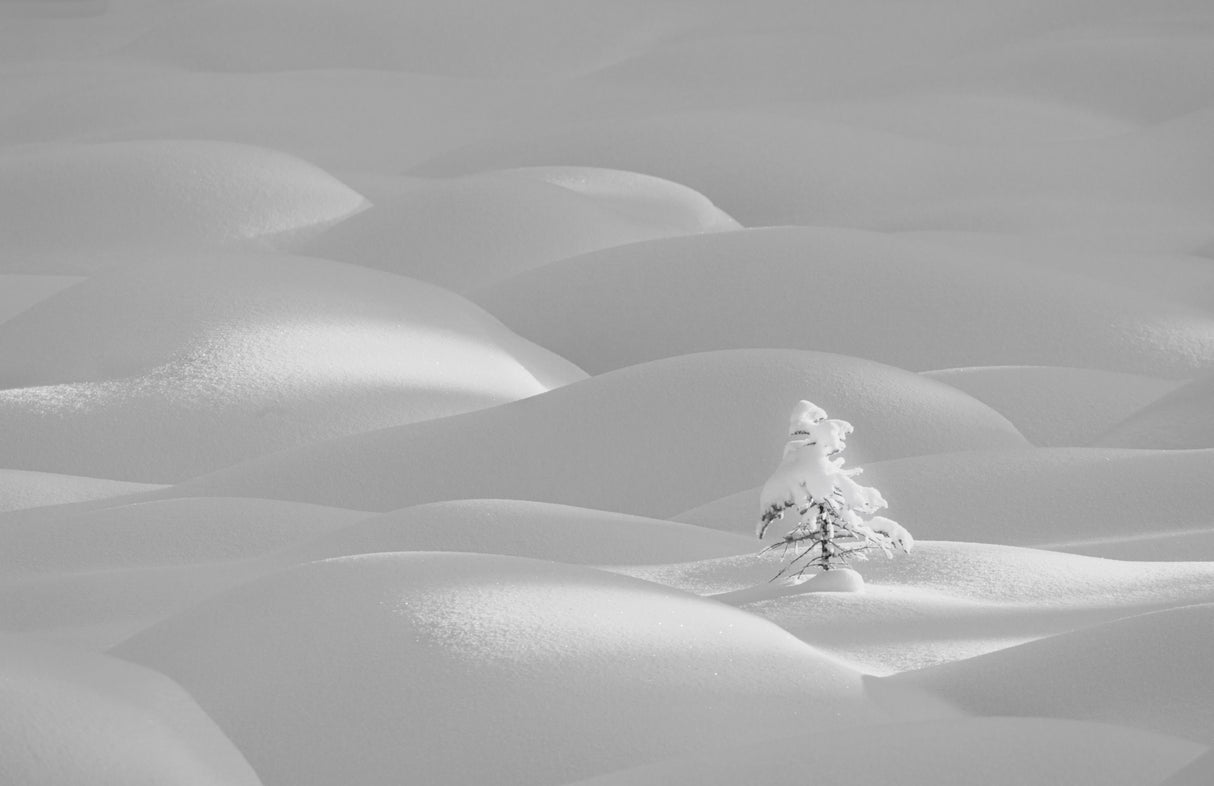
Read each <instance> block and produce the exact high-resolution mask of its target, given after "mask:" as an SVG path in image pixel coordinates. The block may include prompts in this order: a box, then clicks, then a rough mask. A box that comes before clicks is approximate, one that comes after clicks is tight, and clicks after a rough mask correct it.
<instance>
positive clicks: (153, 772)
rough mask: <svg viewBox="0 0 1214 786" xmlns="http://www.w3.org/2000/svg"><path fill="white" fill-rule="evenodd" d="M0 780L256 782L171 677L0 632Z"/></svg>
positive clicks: (100, 785) (103, 784)
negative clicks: (0, 633)
mask: <svg viewBox="0 0 1214 786" xmlns="http://www.w3.org/2000/svg"><path fill="white" fill-rule="evenodd" d="M0 698H2V700H0V780H3V781H4V782H5V783H11V784H36V783H44V784H55V786H86V784H87V786H135V785H136V784H140V785H146V786H260V784H261V781H260V780H258V778H257V775H256V774H255V773H254V772H253V770H252V769H250V768H249V764H248V762H246V761H245V759H244V757H243V756H242V755H241V754H240V752H239V751H238V750H237V749H236V748H235V747H234V746H233V745H232V743H231V742H230V741H229V740H228V739H227V738H226V737H225V736H224V734H223V732H221V731H220V730H219V729H218V728H217V727H216V726H215V722H214V721H212V720H211V719H210V718H209V717H207V715H206V713H204V712H203V711H202V710H201V709H199V707H198V705H197V704H196V703H195V702H194V700H193V699H192V698H191V697H190V696H189V694H187V693H186V692H185V691H184V690H182V689H181V687H180V686H179V685H177V684H176V683H175V682H173V681H172V680H170V679H169V678H168V677H165V676H164V675H162V674H158V673H156V672H155V671H152V670H151V669H146V668H143V667H142V666H137V665H135V664H133V663H127V662H125V661H121V660H118V659H117V658H111V657H109V656H106V655H97V654H92V653H83V652H76V651H72V650H68V649H60V648H57V647H50V646H47V645H45V644H38V643H34V642H30V641H27V640H24V639H20V638H15V637H0Z"/></svg>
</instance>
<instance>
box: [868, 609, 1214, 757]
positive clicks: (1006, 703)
mask: <svg viewBox="0 0 1214 786" xmlns="http://www.w3.org/2000/svg"><path fill="white" fill-rule="evenodd" d="M1211 629H1214V603H1204V604H1199V605H1193V606H1185V607H1183V608H1176V609H1168V610H1165V611H1158V612H1153V613H1148V614H1141V615H1138V616H1135V617H1129V618H1126V619H1121V620H1117V621H1115V622H1109V623H1106V624H1103V625H1096V626H1093V627H1090V628H1084V629H1082V630H1077V631H1073V632H1070V633H1062V634H1059V635H1057V636H1052V637H1049V638H1046V639H1041V640H1039V641H1034V642H1030V643H1027V644H1022V645H1020V646H1018V647H1011V648H1008V649H1005V650H1000V651H999V652H992V653H990V654H987V655H982V656H979V657H976V658H971V659H969V660H963V661H958V662H955V663H948V664H943V665H940V666H934V667H931V668H929V669H923V670H920V671H916V672H907V673H904V674H901V675H898V676H897V677H893V678H891V679H892V680H893V681H895V682H897V683H900V684H909V685H914V686H918V687H922V688H925V689H928V690H931V691H933V692H935V693H936V694H938V695H940V696H942V697H944V698H945V699H947V700H949V701H951V702H952V703H954V704H956V705H958V706H960V707H961V708H963V709H965V710H968V711H972V712H978V713H983V714H988V715H1041V716H1049V717H1059V718H1074V719H1078V720H1095V721H1102V722H1106V723H1120V724H1125V725H1127V726H1135V727H1139V728H1146V729H1150V730H1152V731H1156V732H1159V733H1163V734H1171V735H1174V736H1177V737H1182V738H1185V739H1190V740H1195V741H1198V742H1201V743H1205V744H1210V743H1211V742H1214V713H1212V712H1211V707H1212V706H1214V677H1212V676H1211V673H1210V670H1209V668H1207V666H1208V662H1209V632H1210V630H1211Z"/></svg>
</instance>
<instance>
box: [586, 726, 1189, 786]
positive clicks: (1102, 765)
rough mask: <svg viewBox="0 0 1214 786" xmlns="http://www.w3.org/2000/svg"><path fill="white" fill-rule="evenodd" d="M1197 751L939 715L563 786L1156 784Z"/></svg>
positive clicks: (1107, 730) (1132, 736)
mask: <svg viewBox="0 0 1214 786" xmlns="http://www.w3.org/2000/svg"><path fill="white" fill-rule="evenodd" d="M782 751H812V752H818V753H819V755H813V754H812V753H811V754H809V755H807V756H806V757H805V758H803V759H802V758H797V757H795V756H793V757H790V756H789V755H781V752H782ZM1200 751H1201V748H1200V746H1198V745H1196V744H1195V743H1191V742H1189V741H1187V740H1179V739H1176V738H1174V737H1165V736H1163V735H1160V734H1151V733H1148V732H1144V731H1142V730H1140V729H1127V728H1122V727H1119V726H1112V725H1107V724H1099V723H1081V722H1077V721H1065V720H1053V719H1047V718H964V719H956V720H954V719H945V720H931V721H919V722H915V723H899V724H894V725H889V726H882V727H880V728H879V729H872V730H869V731H868V732H867V733H859V734H857V733H856V732H851V731H834V730H824V731H819V732H817V733H815V734H814V735H813V736H812V737H803V738H796V737H792V738H783V739H779V740H775V741H772V742H769V743H768V745H766V746H765V748H764V750H763V751H762V752H761V753H760V754H759V755H756V752H755V750H754V748H737V747H731V748H727V749H725V750H716V751H711V752H709V753H707V754H703V755H698V756H694V757H693V756H688V757H682V758H677V759H670V760H667V761H663V762H659V763H657V764H651V765H648V766H645V767H637V768H633V769H628V770H622V771H620V772H613V773H609V774H607V775H602V776H599V777H596V778H589V779H586V780H582V781H578V782H577V783H576V784H569V786H736V785H737V784H740V783H762V784H765V785H766V786H804V784H806V783H807V782H810V783H850V784H861V783H866V784H867V783H871V784H877V783H889V784H894V783H896V784H898V786H938V785H939V784H941V783H967V784H978V783H981V784H983V786H1056V784H1060V783H1071V784H1102V786H1141V784H1144V783H1157V782H1158V781H1159V780H1160V779H1161V778H1164V777H1167V776H1168V775H1169V774H1171V773H1172V772H1174V771H1175V770H1176V769H1177V768H1178V767H1181V766H1183V765H1184V764H1185V763H1187V762H1188V761H1189V760H1190V759H1192V758H1193V757H1194V756H1195V755H1197V754H1198V753H1200ZM827 752H828V753H829V755H827ZM763 754H766V755H763ZM809 779H812V780H809Z"/></svg>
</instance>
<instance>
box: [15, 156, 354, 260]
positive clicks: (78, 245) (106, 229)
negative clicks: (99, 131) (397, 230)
mask: <svg viewBox="0 0 1214 786" xmlns="http://www.w3.org/2000/svg"><path fill="white" fill-rule="evenodd" d="M0 205H3V207H4V210H3V211H0V235H2V236H3V237H4V239H5V243H4V247H3V249H0V270H4V271H7V272H14V273H41V274H48V273H49V274H76V273H91V272H94V271H95V270H97V269H98V268H100V267H103V266H113V265H117V264H121V263H122V262H123V261H125V259H124V258H125V257H127V256H129V255H130V254H131V253H132V252H133V251H134V250H136V249H148V248H153V249H156V250H157V251H170V250H172V251H177V252H181V251H188V250H191V249H195V248H198V247H207V248H220V247H233V246H245V247H250V246H252V247H258V246H261V247H268V246H272V244H273V243H275V242H276V241H281V240H282V239H284V238H285V237H291V236H293V235H297V234H299V233H302V232H307V231H316V230H318V229H319V228H322V227H324V226H327V225H330V224H333V223H334V222H336V221H338V220H340V219H343V218H346V217H347V216H349V215H351V214H353V213H356V212H358V211H359V210H362V209H364V208H365V207H366V206H367V201H366V199H364V198H363V197H362V196H361V195H359V194H358V193H356V192H354V191H352V190H351V189H350V188H348V187H346V186H345V185H343V184H342V183H341V182H340V181H338V180H337V179H335V178H334V177H333V176H331V175H329V174H328V173H326V172H324V171H323V170H321V169H319V168H317V167H316V166H314V165H312V164H309V163H307V162H306V161H302V160H300V159H298V158H295V157H294V156H289V155H285V154H283V153H280V152H277V151H274V150H266V149H262V148H255V147H249V146H245V145H236V144H230V143H219V142H205V141H171V142H170V141H144V142H121V143H118V142H115V143H111V144H96V145H50V146H32V147H28V148H26V147H15V148H11V149H9V150H7V151H0ZM49 205H54V209H53V210H50V211H48V210H47V207H48V206H49Z"/></svg>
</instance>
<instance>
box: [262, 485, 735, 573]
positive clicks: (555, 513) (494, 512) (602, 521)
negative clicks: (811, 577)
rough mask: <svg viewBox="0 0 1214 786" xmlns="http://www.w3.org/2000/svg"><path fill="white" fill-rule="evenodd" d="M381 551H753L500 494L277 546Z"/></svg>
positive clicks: (689, 556) (694, 533) (596, 556)
mask: <svg viewBox="0 0 1214 786" xmlns="http://www.w3.org/2000/svg"><path fill="white" fill-rule="evenodd" d="M385 551H463V552H476V553H485V554H503V555H510V556H518V557H532V558H535V559H546V560H553V561H556V562H567V563H573V564H582V565H617V564H621V565H622V564H644V563H657V562H692V561H694V560H701V559H711V558H713V557H723V556H727V555H730V554H743V553H749V552H752V551H754V543H753V541H752V540H750V539H749V538H744V537H741V536H735V535H731V534H728V533H724V532H717V531H715V530H710V529H705V528H703V527H695V526H691V525H688V524H677V523H674V522H670V521H665V520H661V519H647V518H642V517H640V516H628V515H625V514H622V513H610V512H607V511H602V510H589V509H587V508H575V507H570V506H568V505H554V504H551V503H546V502H529V501H523V500H507V499H469V500H455V501H451V502H435V503H431V504H429V505H418V506H416V507H412V508H405V509H404V510H397V511H393V512H391V513H387V514H385V515H383V516H376V517H374V518H369V519H368V518H364V520H362V521H359V522H356V523H353V524H350V525H349V526H345V527H342V528H341V529H338V530H336V531H334V532H329V533H326V534H324V535H321V536H319V537H317V538H314V539H312V540H309V541H308V542H306V543H302V544H300V545H298V546H294V547H290V548H286V549H284V550H283V551H282V552H280V553H279V554H277V555H275V559H287V560H291V561H294V562H308V561H311V560H318V559H326V558H329V557H342V556H347V555H354V554H373V553H375V552H385Z"/></svg>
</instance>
